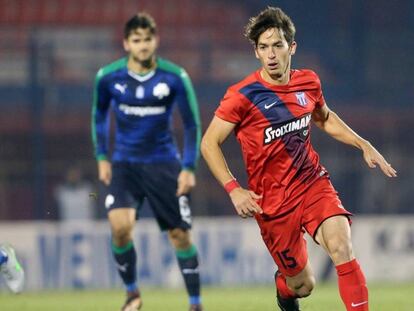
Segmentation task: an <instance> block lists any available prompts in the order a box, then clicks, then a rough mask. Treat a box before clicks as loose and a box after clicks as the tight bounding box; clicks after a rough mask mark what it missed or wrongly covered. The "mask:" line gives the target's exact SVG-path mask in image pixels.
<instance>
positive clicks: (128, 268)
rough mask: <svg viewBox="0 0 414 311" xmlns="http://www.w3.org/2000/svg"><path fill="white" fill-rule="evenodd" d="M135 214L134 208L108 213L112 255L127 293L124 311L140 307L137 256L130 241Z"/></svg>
mask: <svg viewBox="0 0 414 311" xmlns="http://www.w3.org/2000/svg"><path fill="white" fill-rule="evenodd" d="M135 213H136V211H135V209H134V208H116V209H112V210H111V211H109V213H108V219H109V222H110V225H111V233H112V254H113V256H114V259H115V262H116V266H117V269H118V273H119V275H120V277H121V279H122V281H123V283H124V285H125V287H126V291H127V301H126V302H125V305H124V307H123V308H122V310H124V311H129V310H131V311H132V310H137V309H139V308H140V307H141V305H142V300H141V297H140V292H139V289H138V286H137V268H136V265H137V254H136V251H135V247H134V243H133V239H132V233H133V229H134V225H135Z"/></svg>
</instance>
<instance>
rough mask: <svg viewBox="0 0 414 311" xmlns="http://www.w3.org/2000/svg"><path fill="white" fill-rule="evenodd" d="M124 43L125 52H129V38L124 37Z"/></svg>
mask: <svg viewBox="0 0 414 311" xmlns="http://www.w3.org/2000/svg"><path fill="white" fill-rule="evenodd" d="M123 44H124V50H125V52H127V53H129V44H128V40H127V39H124V41H123Z"/></svg>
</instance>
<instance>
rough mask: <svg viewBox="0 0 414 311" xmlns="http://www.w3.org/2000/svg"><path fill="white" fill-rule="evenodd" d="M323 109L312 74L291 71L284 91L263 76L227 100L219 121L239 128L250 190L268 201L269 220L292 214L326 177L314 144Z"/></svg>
mask: <svg viewBox="0 0 414 311" xmlns="http://www.w3.org/2000/svg"><path fill="white" fill-rule="evenodd" d="M324 104H325V100H324V98H323V94H322V90H321V84H320V80H319V77H318V76H317V74H316V73H314V72H313V71H311V70H291V72H290V81H289V83H288V84H287V85H282V86H279V85H272V84H270V83H268V82H266V81H264V80H263V78H262V77H261V76H260V70H258V71H256V72H254V73H252V74H250V75H249V76H247V77H246V78H245V79H244V80H242V81H241V82H239V83H237V84H235V85H233V86H231V87H230V88H229V89H228V90H227V92H226V94H225V95H224V98H223V99H222V101H221V103H220V106H219V107H218V109H217V110H216V112H215V115H216V116H217V117H219V118H220V119H223V120H225V121H228V122H232V123H235V124H236V127H235V134H236V137H237V139H238V141H239V143H240V145H241V148H242V153H243V158H244V162H245V164H246V168H247V173H248V177H249V189H250V190H253V191H254V192H256V193H257V194H261V195H263V199H262V201H261V202H260V205H261V206H262V208H263V209H264V213H265V214H268V215H273V214H280V213H285V212H287V211H288V210H289V209H290V208H293V207H292V206H289V201H291V200H292V199H293V198H294V197H297V196H298V195H300V194H302V193H303V192H304V191H306V189H307V188H308V187H309V186H310V185H311V184H312V183H313V182H314V181H315V180H316V179H317V178H319V177H320V176H323V175H325V174H326V171H325V169H324V168H323V167H322V166H321V165H320V164H319V156H318V154H317V153H316V152H315V151H314V149H313V148H312V145H311V143H310V129H311V115H312V112H313V110H314V109H315V107H317V106H323V105H324Z"/></svg>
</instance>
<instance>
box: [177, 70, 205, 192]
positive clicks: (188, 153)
mask: <svg viewBox="0 0 414 311" xmlns="http://www.w3.org/2000/svg"><path fill="white" fill-rule="evenodd" d="M176 92H177V93H176V102H177V104H178V107H179V110H180V114H181V117H182V120H183V125H184V150H183V160H182V170H181V172H180V174H179V176H178V180H177V181H178V187H177V196H180V195H183V194H186V193H188V192H190V190H191V189H192V188H193V187H194V186H195V184H196V178H195V174H194V170H195V169H196V166H197V162H198V159H199V157H200V140H201V122H200V113H199V108H198V103H197V98H196V94H195V91H194V88H193V84H192V83H191V79H190V77H189V76H188V74H187V73H186V72H185V70H183V69H182V70H181V72H180V83H179V85H178V86H177V90H176Z"/></svg>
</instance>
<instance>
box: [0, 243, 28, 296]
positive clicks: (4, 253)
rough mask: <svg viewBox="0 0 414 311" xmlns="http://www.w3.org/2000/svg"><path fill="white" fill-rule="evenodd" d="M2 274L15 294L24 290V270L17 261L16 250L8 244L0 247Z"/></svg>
mask: <svg viewBox="0 0 414 311" xmlns="http://www.w3.org/2000/svg"><path fill="white" fill-rule="evenodd" d="M0 274H1V275H2V276H3V278H4V281H5V282H6V285H7V287H8V288H9V289H10V290H11V291H12V292H13V293H15V294H18V293H20V292H21V291H22V290H23V286H24V281H25V276H24V270H23V268H22V266H21V265H20V263H19V261H18V260H17V257H16V253H15V251H14V249H13V248H12V247H11V246H10V245H8V244H2V245H0Z"/></svg>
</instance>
